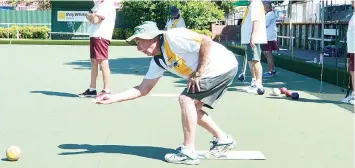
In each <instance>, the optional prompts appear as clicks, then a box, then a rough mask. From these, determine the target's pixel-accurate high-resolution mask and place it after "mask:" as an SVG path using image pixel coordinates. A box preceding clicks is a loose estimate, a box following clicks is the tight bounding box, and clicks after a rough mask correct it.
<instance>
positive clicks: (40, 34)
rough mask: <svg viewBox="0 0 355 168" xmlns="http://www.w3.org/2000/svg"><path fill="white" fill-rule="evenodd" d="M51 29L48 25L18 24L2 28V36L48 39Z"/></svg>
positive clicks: (0, 31)
mask: <svg viewBox="0 0 355 168" xmlns="http://www.w3.org/2000/svg"><path fill="white" fill-rule="evenodd" d="M49 32H50V29H49V28H48V27H46V26H16V25H12V26H10V27H9V28H0V38H17V33H18V34H19V38H21V39H29V38H33V39H48V37H49Z"/></svg>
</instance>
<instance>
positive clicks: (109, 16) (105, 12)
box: [90, 0, 116, 41]
mask: <svg viewBox="0 0 355 168" xmlns="http://www.w3.org/2000/svg"><path fill="white" fill-rule="evenodd" d="M91 11H92V12H94V13H96V15H97V16H100V17H102V18H103V20H102V21H101V23H99V24H92V23H91V25H90V37H101V38H104V39H106V40H110V41H111V40H112V35H113V29H114V28H115V21H116V8H115V6H114V2H113V0H104V1H100V2H98V3H97V4H96V5H95V6H94V7H93V8H92V9H91Z"/></svg>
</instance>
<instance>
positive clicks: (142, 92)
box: [94, 77, 160, 104]
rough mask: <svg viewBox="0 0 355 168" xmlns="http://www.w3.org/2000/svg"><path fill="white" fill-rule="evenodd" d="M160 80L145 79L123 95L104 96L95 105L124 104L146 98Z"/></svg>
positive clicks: (96, 100)
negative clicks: (124, 102)
mask: <svg viewBox="0 0 355 168" xmlns="http://www.w3.org/2000/svg"><path fill="white" fill-rule="evenodd" d="M159 79H160V77H159V78H156V79H144V80H143V81H142V83H141V84H140V85H138V86H135V87H133V88H131V89H128V90H126V91H124V92H121V93H116V94H113V95H108V94H106V95H102V96H99V97H98V98H96V99H95V101H94V103H98V104H111V103H116V102H123V101H128V100H133V99H136V98H139V97H142V96H146V95H147V94H149V92H150V91H151V90H152V89H153V88H154V86H155V85H156V84H157V82H158V81H159Z"/></svg>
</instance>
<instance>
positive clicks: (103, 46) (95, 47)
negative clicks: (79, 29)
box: [90, 37, 111, 60]
mask: <svg viewBox="0 0 355 168" xmlns="http://www.w3.org/2000/svg"><path fill="white" fill-rule="evenodd" d="M110 43H111V42H110V41H109V40H106V39H103V38H100V37H90V58H94V59H101V60H102V59H103V60H105V59H108V47H109V45H110Z"/></svg>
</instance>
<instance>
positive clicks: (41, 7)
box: [38, 0, 52, 10]
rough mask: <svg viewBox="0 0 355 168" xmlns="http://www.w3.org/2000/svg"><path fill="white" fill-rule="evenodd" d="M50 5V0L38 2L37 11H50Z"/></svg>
mask: <svg viewBox="0 0 355 168" xmlns="http://www.w3.org/2000/svg"><path fill="white" fill-rule="evenodd" d="M51 9H52V3H51V1H50V0H40V1H39V4H38V10H51Z"/></svg>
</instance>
